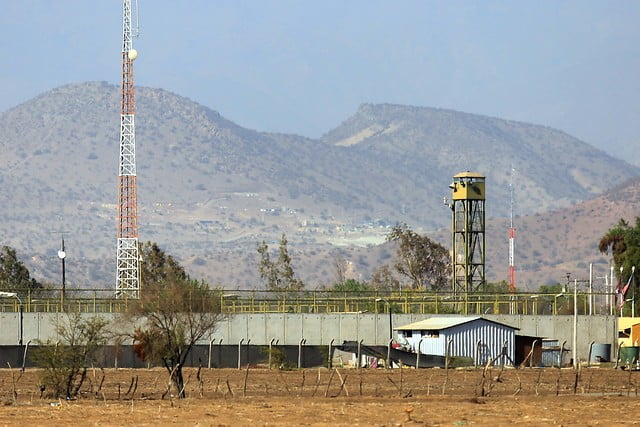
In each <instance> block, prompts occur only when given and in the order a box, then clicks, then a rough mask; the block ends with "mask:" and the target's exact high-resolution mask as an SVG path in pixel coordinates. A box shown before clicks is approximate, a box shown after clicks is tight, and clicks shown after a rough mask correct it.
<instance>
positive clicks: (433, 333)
mask: <svg viewBox="0 0 640 427" xmlns="http://www.w3.org/2000/svg"><path fill="white" fill-rule="evenodd" d="M395 329H396V330H397V331H398V341H399V342H404V343H406V344H405V345H406V346H407V347H408V350H410V351H414V352H417V351H418V349H419V350H420V353H421V354H435V355H439V356H445V355H446V351H447V343H449V342H451V344H450V353H449V355H450V356H461V357H469V358H471V359H473V360H474V362H475V363H476V364H479V365H483V364H486V363H487V361H488V360H489V358H491V359H493V360H494V361H495V362H496V363H505V364H509V365H512V364H513V363H514V360H515V331H516V330H518V328H515V327H513V326H509V325H505V324H503V323H498V322H494V321H493V320H487V319H484V318H482V317H470V316H465V317H452V316H436V317H430V318H428V319H425V320H421V321H419V322H415V323H410V324H408V325H404V326H400V327H397V328H395ZM505 343H506V345H505Z"/></svg>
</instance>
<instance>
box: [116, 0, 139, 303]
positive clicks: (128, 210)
mask: <svg viewBox="0 0 640 427" xmlns="http://www.w3.org/2000/svg"><path fill="white" fill-rule="evenodd" d="M137 12H138V11H137V8H136V15H137ZM136 33H137V29H136ZM136 35H137V34H134V33H133V31H132V26H131V0H124V1H123V8H122V93H121V113H120V166H119V173H118V249H117V277H116V297H117V298H140V274H139V257H138V200H137V186H136V130H135V120H134V117H135V105H134V96H133V95H134V91H133V61H134V60H135V59H136V57H137V56H138V52H136V50H135V49H134V48H133V40H132V39H133V37H134V36H136Z"/></svg>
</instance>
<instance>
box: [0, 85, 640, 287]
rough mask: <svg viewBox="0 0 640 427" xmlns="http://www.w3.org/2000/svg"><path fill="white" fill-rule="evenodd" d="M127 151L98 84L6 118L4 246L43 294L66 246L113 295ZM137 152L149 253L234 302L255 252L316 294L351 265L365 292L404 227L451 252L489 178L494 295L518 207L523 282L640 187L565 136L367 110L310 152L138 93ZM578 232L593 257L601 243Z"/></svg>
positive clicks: (0, 140)
mask: <svg viewBox="0 0 640 427" xmlns="http://www.w3.org/2000/svg"><path fill="white" fill-rule="evenodd" d="M118 143H119V88H118V87H116V86H113V85H110V84H107V83H104V82H88V83H79V84H70V85H67V86H62V87H59V88H56V89H53V90H51V91H48V92H46V93H43V94H42V95H40V96H38V97H36V98H33V99H31V100H29V101H27V102H25V103H23V104H21V105H18V106H16V107H14V108H12V109H10V110H7V111H5V112H3V113H2V114H1V115H0V150H1V152H2V157H1V158H0V184H2V188H3V191H2V192H1V193H0V203H1V204H2V206H3V208H2V210H1V211H0V212H2V214H1V216H0V218H1V219H2V221H0V236H1V241H0V243H1V244H7V245H9V246H12V247H14V248H16V249H17V251H18V254H19V255H20V256H22V257H23V259H24V260H25V262H26V263H27V265H28V266H29V267H30V268H31V270H32V272H33V274H34V276H36V277H38V278H40V279H42V280H49V281H52V282H56V281H59V279H58V277H59V264H58V260H57V257H56V251H57V249H58V246H59V241H60V233H63V235H64V238H65V242H66V243H67V252H68V254H69V257H68V259H67V275H68V276H67V277H68V279H69V280H70V281H72V282H74V283H75V284H76V286H81V287H102V288H108V287H111V286H112V282H113V281H114V277H115V242H116V235H115V227H116V221H115V219H116V215H117V210H116V200H117V170H118V164H117V162H118ZM136 144H137V146H136V149H137V153H136V155H137V172H138V178H137V182H138V186H139V188H138V197H139V199H138V200H139V215H140V239H141V240H151V241H156V242H158V243H159V244H160V245H161V246H162V247H163V248H165V249H166V250H167V251H168V252H169V253H171V254H174V255H175V256H176V257H177V258H178V259H180V260H182V261H183V263H185V265H186V267H187V269H188V270H190V271H194V272H195V273H196V275H200V276H202V277H204V278H206V279H208V280H209V281H211V282H213V283H216V284H220V285H223V286H225V287H239V288H245V287H259V286H261V285H260V284H259V283H258V280H257V253H256V251H255V248H256V243H257V242H259V241H262V240H265V241H267V242H268V243H269V244H270V245H274V246H275V245H276V244H277V240H278V239H279V237H280V236H281V234H282V233H285V234H286V235H287V238H288V240H289V242H290V246H291V250H292V253H293V254H294V261H298V263H299V265H300V267H299V274H300V276H302V277H303V279H305V280H306V281H307V282H308V284H309V286H311V287H313V286H318V285H323V284H326V283H329V282H331V280H333V278H332V277H331V276H332V272H331V269H330V268H329V266H330V262H328V259H330V258H331V256H333V255H332V254H334V255H335V254H336V253H343V254H344V255H349V254H353V256H354V257H355V259H354V260H353V264H352V265H353V274H356V275H358V277H363V278H367V277H368V275H370V272H371V270H373V269H374V268H375V267H376V266H377V265H379V264H380V263H381V262H385V260H386V261H388V259H389V257H390V250H389V247H388V246H385V245H383V246H375V245H378V244H380V243H382V242H383V241H384V237H385V235H386V233H387V232H388V229H389V227H390V226H391V225H393V224H395V223H407V224H408V225H409V226H410V227H412V228H414V229H416V230H417V231H419V232H422V233H428V234H430V235H433V236H434V238H437V239H439V240H441V241H442V242H443V243H445V244H446V243H447V242H448V240H449V237H448V235H447V232H446V231H442V230H443V229H446V227H448V224H449V222H450V215H451V214H450V211H449V209H448V208H447V207H446V206H444V205H443V203H442V200H443V197H446V196H448V195H449V191H450V190H449V188H448V185H449V183H450V182H451V177H452V176H453V175H454V174H456V173H458V172H461V171H465V170H472V171H477V172H481V173H483V174H485V175H486V177H487V203H486V207H487V208H486V209H487V216H488V218H490V220H489V222H488V226H487V234H488V248H487V254H488V255H487V256H488V271H495V272H496V273H495V274H494V275H493V276H490V277H495V278H500V277H501V275H502V266H503V264H504V262H503V260H501V259H500V258H501V256H499V254H502V253H504V250H503V249H504V245H506V239H505V238H504V233H503V230H504V224H505V219H504V218H506V217H507V216H508V215H509V213H510V208H511V206H512V204H511V198H510V195H511V193H510V190H511V189H513V194H514V198H513V200H514V205H513V206H514V207H515V213H516V218H517V222H519V224H520V225H519V235H520V234H522V235H523V236H526V235H527V234H530V235H531V236H538V237H536V239H538V240H535V239H532V240H531V241H530V242H529V241H527V240H526V238H524V237H523V238H522V239H521V240H522V242H521V243H519V246H518V253H519V254H520V258H521V259H522V266H523V269H524V266H525V265H526V266H527V271H537V270H536V269H538V268H540V267H541V266H545V265H543V264H545V263H546V264H548V265H546V267H555V268H557V269H563V268H564V269H566V268H569V266H568V265H566V263H571V262H573V261H576V259H575V258H576V257H578V256H580V255H579V254H580V253H581V252H580V251H569V250H568V248H569V247H570V246H571V245H569V244H567V243H561V242H560V241H556V239H554V238H553V237H547V238H546V239H547V240H544V241H543V240H541V239H542V236H544V235H545V233H544V232H543V231H545V230H546V231H549V232H551V231H550V230H554V229H557V228H558V227H560V228H562V227H564V228H562V229H563V230H565V229H566V230H568V231H567V232H570V230H569V229H570V228H571V226H573V225H575V224H577V223H580V221H578V218H577V217H575V216H572V215H579V216H580V218H582V219H584V220H585V221H586V222H587V223H588V222H589V221H590V220H591V219H593V218H594V215H593V212H590V211H589V209H596V208H588V207H586V206H589V205H588V203H596V202H595V201H597V200H610V199H611V198H612V197H614V196H613V195H612V193H605V192H606V191H607V190H609V189H612V188H614V187H616V186H619V185H621V184H623V183H624V182H627V180H629V179H631V178H633V177H635V176H638V175H640V170H638V168H637V167H634V166H632V165H630V164H628V163H626V162H624V161H623V160H620V159H616V158H613V157H611V156H609V155H607V154H606V153H604V152H603V151H601V150H598V149H595V148H593V147H591V146H590V145H588V144H586V143H584V142H582V141H579V140H578V139H576V138H573V137H571V136H570V135H567V134H566V133H564V132H562V131H559V130H555V129H551V128H548V127H544V126H539V125H533V124H528V123H521V122H513V121H506V120H502V119H498V118H491V117H485V116H479V115H474V114H469V113H462V112H456V111H451V110H442V109H435V108H426V107H412V106H402V105H391V104H363V105H361V106H360V107H359V109H358V110H357V111H356V112H355V113H354V115H353V116H351V117H349V118H347V119H346V120H345V121H344V122H343V123H341V124H339V125H338V126H337V127H336V128H335V129H332V130H329V131H328V132H327V133H326V134H325V135H323V136H322V137H321V138H320V139H310V138H305V137H303V136H298V135H287V134H277V133H265V132H259V131H255V130H251V129H246V128H243V127H241V126H240V125H237V124H235V123H233V122H232V121H230V120H228V119H226V118H224V117H222V116H221V115H220V114H219V113H218V112H216V111H214V110H212V109H210V108H207V107H205V106H202V105H199V104H197V103H195V102H193V101H191V100H189V99H187V98H184V97H181V96H179V95H176V94H173V93H170V92H167V91H165V90H162V89H153V88H145V87H142V88H138V89H137V92H136ZM627 185H630V186H631V187H625V188H632V187H633V185H635V184H629V183H627ZM618 193H619V192H618ZM618 193H615V194H618ZM603 197H604V199H602V198H603ZM621 202H622V201H618V202H611V203H612V204H611V210H612V211H613V210H615V209H616V208H617V206H621V205H622V204H623V203H621ZM624 202H625V203H626V200H625V201H624ZM585 203H586V204H585ZM598 203H599V202H598ZM602 203H605V202H602ZM580 209H582V210H580ZM598 209H599V208H598ZM549 212H555V213H551V214H550V213H549ZM626 212H629V210H628V209H627V210H626ZM548 215H551V216H548ZM562 216H565V217H566V218H569V219H566V218H565V219H562V220H561V217H562ZM610 225H612V224H610ZM603 226H605V227H606V226H607V225H603ZM584 227H585V228H584V230H582V231H581V232H584V239H587V240H588V241H589V242H591V241H592V239H591V240H589V236H590V235H591V234H593V232H594V231H595V230H594V227H592V226H589V225H585V226H584ZM438 230H441V231H438ZM569 237H570V235H569ZM582 238H583V237H580V239H582ZM580 239H578V241H581V240H580ZM519 242H520V240H519ZM565 242H566V239H565ZM562 244H564V245H565V247H566V248H567V250H566V251H562V250H560V249H558V248H559V247H561V245H562ZM580 248H582V246H580V247H579V248H578V249H580ZM554 250H555V251H554ZM551 254H554V255H553V256H551ZM542 255H544V256H542ZM547 255H549V257H551V258H553V261H545V259H546V258H545V257H546V256H547ZM598 259H600V258H598ZM580 262H583V261H580ZM492 274H493V273H492ZM547 276H548V275H547V274H546V273H545V274H543V275H542V276H541V279H542V278H543V277H544V280H548V277H547ZM549 277H551V276H549Z"/></svg>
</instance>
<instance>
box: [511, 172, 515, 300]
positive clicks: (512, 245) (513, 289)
mask: <svg viewBox="0 0 640 427" xmlns="http://www.w3.org/2000/svg"><path fill="white" fill-rule="evenodd" d="M515 171H516V170H515V169H514V168H513V166H512V167H511V180H510V181H509V195H510V196H511V215H510V222H509V292H511V293H512V294H513V293H515V292H516V267H515V245H516V229H515V228H514V226H513V174H514V173H515Z"/></svg>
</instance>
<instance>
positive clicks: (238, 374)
mask: <svg viewBox="0 0 640 427" xmlns="http://www.w3.org/2000/svg"><path fill="white" fill-rule="evenodd" d="M38 375H39V371H38V370H36V369H30V370H27V371H26V372H25V373H24V374H21V373H20V372H19V371H18V370H16V369H13V370H9V369H3V370H0V399H1V401H0V403H2V406H0V425H52V424H53V425H126V424H131V425H164V424H179V425H214V426H221V425H389V426H390V425H394V426H395V425H408V424H424V425H457V426H462V425H512V424H515V423H517V424H527V425H563V426H566V425H613V424H631V423H633V422H634V420H635V418H634V417H633V415H632V414H637V413H638V412H639V410H640V399H638V398H637V393H638V384H637V383H640V373H639V372H628V371H622V370H613V369H609V368H584V369H582V370H581V372H580V376H579V377H578V378H577V383H576V375H575V372H574V371H573V370H571V369H562V370H560V369H527V370H523V369H520V370H513V369H508V370H504V371H503V372H501V371H500V370H499V369H497V368H494V369H492V370H490V371H487V372H486V374H485V375H484V384H483V370H482V369H478V370H471V369H467V370H450V371H449V372H448V374H447V373H446V372H445V371H444V370H442V369H429V370H419V371H416V370H413V369H402V370H400V369H395V370H392V371H386V370H383V369H378V370H369V369H362V370H361V371H358V370H356V369H339V370H334V371H329V370H327V369H324V368H321V369H306V370H304V371H284V372H281V371H269V370H267V369H261V368H255V369H254V368H252V369H249V370H248V371H247V370H242V371H238V370H231V369H213V370H206V369H203V370H202V371H201V372H200V379H201V380H198V379H197V375H198V372H197V370H196V369H188V370H186V371H185V378H188V380H187V381H188V382H187V387H186V391H187V393H188V398H187V399H175V398H174V397H172V396H171V394H170V393H169V394H167V395H166V396H165V398H164V399H162V394H163V393H164V392H165V390H166V389H167V379H168V374H167V373H166V371H164V370H161V369H157V368H156V369H150V370H147V369H138V370H130V369H119V370H113V369H109V370H105V371H101V370H95V371H93V370H92V371H90V374H89V376H88V379H87V381H86V383H85V387H83V393H82V394H83V397H81V398H79V399H78V400H74V401H65V400H58V399H53V398H50V397H46V392H45V396H43V398H40V390H39V387H38ZM103 375H104V381H103V382H102V377H103ZM136 378H137V386H136V385H135V383H136ZM329 380H331V382H330V383H329ZM342 381H344V385H345V386H344V387H341V384H342ZM101 382H102V386H101V387H100V383H101ZM132 383H133V385H132ZM14 384H15V386H14ZM99 387H100V388H99ZM98 389H99V391H98ZM483 389H484V393H483ZM14 390H15V394H14Z"/></svg>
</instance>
